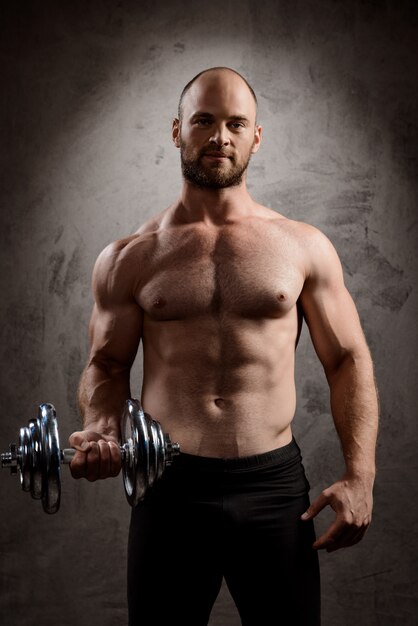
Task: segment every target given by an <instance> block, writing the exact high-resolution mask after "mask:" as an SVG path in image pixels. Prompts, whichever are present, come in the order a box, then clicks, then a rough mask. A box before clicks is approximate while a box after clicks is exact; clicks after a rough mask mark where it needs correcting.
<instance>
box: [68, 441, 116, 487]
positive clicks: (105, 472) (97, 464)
mask: <svg viewBox="0 0 418 626" xmlns="http://www.w3.org/2000/svg"><path fill="white" fill-rule="evenodd" d="M69 443H70V446H71V447H72V448H75V449H76V450H77V452H76V454H75V455H74V458H73V459H72V461H71V463H70V470H71V474H72V476H73V478H87V480H89V481H91V482H93V481H95V480H100V479H102V478H109V477H113V476H117V475H118V474H119V472H120V469H121V466H122V461H121V453H120V446H119V443H118V441H117V440H116V439H115V438H114V437H111V436H108V435H103V434H101V433H97V432H95V431H93V430H82V431H77V432H75V433H73V434H72V435H71V436H70V438H69Z"/></svg>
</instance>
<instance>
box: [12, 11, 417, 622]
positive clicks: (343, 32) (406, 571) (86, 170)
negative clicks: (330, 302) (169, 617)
mask: <svg viewBox="0 0 418 626" xmlns="http://www.w3.org/2000/svg"><path fill="white" fill-rule="evenodd" d="M2 4H3V5H4V4H5V3H2ZM9 4H14V5H15V6H11V7H8V8H7V9H5V8H4V7H3V8H1V9H0V11H1V26H2V38H1V61H2V69H1V86H2V98H1V105H0V107H1V108H0V125H1V131H2V133H1V136H2V140H1V183H2V196H1V203H2V204H1V230H0V233H1V247H0V256H1V294H2V297H1V304H0V316H1V325H0V332H1V341H0V355H1V381H0V384H1V398H2V407H3V410H2V414H3V417H2V419H1V424H0V442H1V447H2V448H3V449H6V448H7V447H8V444H9V442H10V441H12V440H16V438H17V433H18V429H19V427H20V426H23V425H26V423H27V420H28V419H29V418H31V417H34V416H35V414H36V410H37V405H38V403H40V402H43V401H50V402H53V403H54V404H55V406H56V408H57V412H58V415H59V420H60V427H61V443H63V444H64V445H66V443H67V442H66V440H67V438H68V436H69V434H70V433H71V432H72V431H73V430H75V429H77V428H78V426H79V418H78V415H77V409H76V404H75V395H76V388H77V383H78V379H79V376H80V373H81V370H82V368H83V366H84V363H85V359H86V356H87V325H88V320H89V316H90V311H91V306H92V298H91V292H90V277H91V271H92V266H93V263H94V260H95V258H96V256H97V254H98V253H99V251H100V250H101V249H102V248H103V247H104V246H105V245H106V244H107V243H109V242H110V241H112V240H114V239H117V238H119V237H122V236H125V235H127V234H130V233H131V232H133V231H134V230H136V229H137V228H138V227H139V225H140V224H141V223H142V222H143V221H144V220H145V219H146V218H148V217H149V216H150V215H152V214H153V213H156V212H159V211H160V210H162V209H163V208H165V207H166V206H168V205H169V204H170V203H171V202H172V201H173V200H174V199H175V198H176V197H177V195H178V193H179V191H180V186H181V176H180V166H179V153H178V151H177V150H176V149H175V148H174V146H173V145H172V142H171V138H170V129H171V120H172V118H173V116H175V114H176V106H177V101H178V98H179V95H180V92H181V89H182V87H183V86H184V85H185V84H186V82H187V81H188V80H190V78H192V77H193V76H194V75H195V74H196V73H197V72H199V71H200V70H201V69H204V68H206V67H210V66H213V65H227V66H230V67H233V68H234V69H236V70H238V71H240V72H242V73H243V74H244V75H245V76H246V77H247V79H248V80H249V81H250V83H251V84H252V85H253V87H254V89H255V91H256V93H257V94H258V97H259V101H260V113H259V121H260V123H262V124H263V127H264V142H263V145H262V147H261V150H260V151H259V152H258V154H257V155H255V156H254V157H253V160H252V162H251V163H250V172H249V179H248V182H249V190H250V192H251V194H252V195H253V197H254V199H256V200H257V201H259V202H261V203H264V204H265V205H267V206H270V207H272V208H273V209H275V210H277V211H279V212H281V213H284V214H285V215H288V216H289V217H291V218H294V219H298V220H302V221H306V222H309V223H311V224H313V225H315V226H317V227H318V228H320V229H321V230H323V231H324V232H325V233H326V234H327V235H328V236H329V237H330V239H331V240H332V241H333V243H334V245H335V246H336V248H337V250H338V252H339V254H340V257H341V260H342V263H343V266H344V270H345V277H346V283H347V285H348V287H349V289H350V291H351V293H352V295H353V297H354V299H355V301H356V303H357V306H358V309H359V313H360V317H361V319H362V322H363V326H364V330H365V333H366V336H367V339H368V342H369V345H370V348H371V350H372V354H373V357H374V360H375V365H376V376H377V381H378V385H379V389H380V399H381V426H380V437H379V444H378V475H377V480H376V487H375V513H374V519H373V523H372V525H371V527H370V529H369V531H368V533H367V535H366V537H365V539H364V540H363V542H362V543H360V544H358V545H357V546H355V547H352V548H350V549H346V550H341V551H339V552H337V553H335V554H327V553H322V552H321V554H320V559H321V567H322V595H323V617H324V619H323V624H324V626H339V625H347V626H348V625H351V624H353V623H355V624H357V626H374V625H379V626H382V625H387V626H397V625H398V624H399V625H401V624H406V625H408V626H410V625H413V624H418V617H417V615H418V601H417V599H418V598H417V595H418V594H417V578H418V576H417V569H418V568H417V543H418V542H417V528H418V524H417V522H418V515H417V512H418V507H417V504H416V501H417V496H418V490H417V472H416V470H417V461H416V459H417V452H416V447H417V442H416V437H417V430H418V426H417V411H416V401H417V373H418V372H417V359H416V350H417V323H416V322H417V308H418V307H417V294H418V291H417V288H416V278H417V263H416V244H417V141H418V132H417V119H418V118H417V97H416V96H417V86H416V83H417V80H416V78H417V77H416V72H417V61H416V58H417V44H416V40H417V35H418V27H417V10H416V9H415V8H414V7H415V5H416V3H415V2H412V1H411V2H399V1H396V0H387V1H384V0H382V1H378V0H375V1H362V2H360V1H356V2H343V1H342V0H340V1H338V0H312V1H306V2H302V1H301V0H300V1H295V0H293V1H290V0H288V1H279V2H262V1H261V0H258V1H255V0H241V1H239V2H234V1H228V0H222V1H219V0H213V1H212V2H206V3H197V2H192V1H191V0H185V1H183V2H181V3H180V2H177V3H176V2H174V3H171V4H170V3H168V2H165V3H162V2H158V1H156V0H153V1H152V2H151V1H146V2H127V1H126V2H124V1H120V2H117V1H116V0H102V1H101V2H97V1H95V2H81V1H80V0H77V1H75V2H74V1H73V2H50V1H44V2H21V3H9ZM297 383H298V410H297V416H296V418H295V421H294V431H295V434H296V437H297V438H298V440H299V444H300V446H301V448H302V452H303V456H304V464H305V467H306V471H307V474H308V477H309V480H310V483H311V487H312V492H311V496H312V497H315V496H316V495H317V494H318V493H319V492H320V491H321V489H323V488H325V487H326V486H328V485H329V484H330V483H331V482H332V481H334V480H335V479H337V478H338V477H339V475H340V473H341V471H342V462H341V453H340V448H339V443H338V440H337V437H336V434H335V430H334V427H333V423H332V418H331V416H330V410H329V399H328V389H327V386H326V382H325V377H324V374H323V372H322V369H321V366H320V364H319V362H318V360H317V358H316V356H315V354H314V352H313V349H312V346H311V343H310V339H309V335H308V333H307V331H306V330H304V332H303V334H302V338H301V343H300V346H299V347H298V360H297ZM140 384H141V354H140V353H139V355H138V361H137V363H136V365H135V369H134V376H133V385H132V395H134V396H138V395H139V393H140ZM64 474H65V475H64V480H63V483H64V485H63V503H62V506H61V510H60V512H59V513H58V514H57V515H55V516H47V515H45V514H44V513H43V511H42V508H41V506H40V504H39V503H38V502H35V501H32V500H31V498H30V496H29V495H28V494H24V493H22V492H21V490H20V487H19V486H18V480H17V479H16V478H13V477H9V475H8V473H6V472H3V475H2V476H1V479H0V481H1V482H0V506H1V510H0V525H1V535H0V537H1V539H0V543H1V554H2V560H1V585H2V586H1V600H0V602H1V613H0V619H1V621H2V623H7V624H9V625H10V626H15V625H17V624H19V625H21V626H26V625H30V626H32V625H34V624H42V625H43V626H49V625H52V624H54V625H55V624H57V623H58V624H60V625H61V626H67V625H69V624H79V625H80V626H83V625H87V624H91V623H94V622H95V621H97V622H100V623H101V624H103V626H111V625H116V624H118V625H120V624H125V623H126V602H125V559H126V536H127V527H128V520H129V506H128V504H127V503H126V501H125V496H124V493H123V489H122V481H121V478H120V477H118V478H116V479H111V480H108V481H103V482H100V483H95V484H94V485H92V484H89V483H87V482H85V481H83V482H78V483H76V482H75V481H73V480H72V479H71V477H70V476H69V474H68V475H67V470H66V468H65V470H64ZM331 519H332V516H331V515H330V514H329V512H326V511H323V512H322V513H321V514H320V515H319V517H318V518H317V520H316V527H317V531H318V532H321V531H322V530H324V529H325V528H326V526H327V525H328V523H329V522H330V520H331ZM162 540H163V538H162ZM179 560H180V561H181V554H179V552H178V549H177V546H175V545H172V546H167V563H166V565H165V566H166V567H168V568H169V569H171V570H172V572H173V575H176V568H177V566H178V561H179ZM157 582H158V581H157ZM162 602H163V599H162ZM278 606H279V603H278ZM172 608H173V615H175V614H176V607H172ZM238 623H239V622H238V618H237V614H236V610H235V608H234V606H233V605H232V602H231V599H230V597H229V595H228V592H227V590H226V589H223V590H222V592H221V594H220V596H219V598H218V601H217V603H216V605H215V608H214V610H213V614H212V619H211V626H215V625H216V626H221V625H222V626H234V625H236V624H238ZM260 626H261V625H260Z"/></svg>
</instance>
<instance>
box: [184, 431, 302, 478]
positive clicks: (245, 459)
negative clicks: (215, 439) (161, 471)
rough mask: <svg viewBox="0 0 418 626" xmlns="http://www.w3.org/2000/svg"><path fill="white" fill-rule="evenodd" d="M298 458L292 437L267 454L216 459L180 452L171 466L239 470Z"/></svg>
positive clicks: (296, 445)
mask: <svg viewBox="0 0 418 626" xmlns="http://www.w3.org/2000/svg"><path fill="white" fill-rule="evenodd" d="M298 456H300V448H299V446H298V444H297V443H296V440H295V438H294V437H293V438H292V441H291V442H290V443H288V444H286V445H285V446H281V447H280V448H275V449H274V450H269V451H268V452H262V453H261V454H252V455H251V456H242V457H229V458H218V457H207V456H199V455H195V454H188V453H186V452H180V454H179V455H178V456H176V457H175V458H174V459H173V465H176V466H178V467H182V466H183V467H188V468H190V469H193V468H195V469H205V470H228V469H235V470H240V469H250V468H253V467H254V468H255V467H260V466H265V465H278V464H281V463H286V462H287V461H290V460H292V459H295V458H297V457H298Z"/></svg>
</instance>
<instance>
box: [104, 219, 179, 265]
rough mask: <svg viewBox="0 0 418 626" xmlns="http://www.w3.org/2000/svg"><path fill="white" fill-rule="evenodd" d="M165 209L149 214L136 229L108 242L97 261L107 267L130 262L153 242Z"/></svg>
mask: <svg viewBox="0 0 418 626" xmlns="http://www.w3.org/2000/svg"><path fill="white" fill-rule="evenodd" d="M166 211H167V209H165V210H164V211H162V212H161V213H159V214H156V215H153V216H151V217H150V218H149V219H148V220H146V221H145V222H144V223H143V224H142V225H141V226H140V228H138V230H136V231H135V232H133V233H131V234H130V235H127V236H126V237H122V238H120V239H116V240H114V241H112V242H110V243H108V244H107V245H106V246H105V247H104V248H103V249H102V250H101V252H100V254H99V256H98V258H97V262H98V263H100V264H101V265H105V266H108V267H109V268H110V267H112V266H113V265H115V264H116V263H117V264H118V265H120V264H122V265H125V264H126V263H128V264H131V262H132V261H133V260H134V259H135V258H137V257H138V256H139V255H141V254H142V253H143V252H144V250H147V249H148V248H149V246H150V245H152V244H153V241H154V240H155V237H156V236H157V234H158V231H159V230H160V228H161V223H162V220H163V219H164V215H165V213H166Z"/></svg>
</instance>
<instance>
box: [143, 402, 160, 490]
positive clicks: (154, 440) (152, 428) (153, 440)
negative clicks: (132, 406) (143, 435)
mask: <svg viewBox="0 0 418 626" xmlns="http://www.w3.org/2000/svg"><path fill="white" fill-rule="evenodd" d="M145 419H146V421H147V427H148V436H149V439H150V461H149V479H148V486H149V487H152V485H153V484H154V482H155V480H156V479H157V478H158V477H159V476H158V456H159V452H158V448H159V445H160V442H159V439H158V428H157V424H156V422H155V421H154V420H153V419H152V418H151V417H150V416H149V415H148V413H145Z"/></svg>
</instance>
